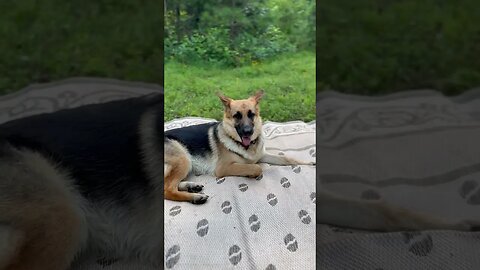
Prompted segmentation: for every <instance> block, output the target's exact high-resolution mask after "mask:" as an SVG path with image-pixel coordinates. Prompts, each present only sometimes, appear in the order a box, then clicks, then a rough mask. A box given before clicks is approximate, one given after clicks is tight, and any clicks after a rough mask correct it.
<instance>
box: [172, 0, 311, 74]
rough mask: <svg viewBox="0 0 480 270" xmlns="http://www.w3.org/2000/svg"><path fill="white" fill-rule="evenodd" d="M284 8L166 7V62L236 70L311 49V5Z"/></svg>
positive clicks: (234, 4)
mask: <svg viewBox="0 0 480 270" xmlns="http://www.w3.org/2000/svg"><path fill="white" fill-rule="evenodd" d="M289 3H290V2H288V1H277V0H275V1H273V0H268V1H253V0H242V1H240V0H237V1H175V2H172V3H171V5H169V4H168V3H167V16H166V23H165V33H166V40H165V55H166V59H167V60H172V59H174V60H175V61H178V62H182V63H190V64H192V63H197V64H198V63H209V64H217V65H221V66H241V65H245V64H249V63H252V62H258V61H264V60H266V59H269V58H271V57H274V56H277V55H280V54H283V53H287V52H293V51H296V50H297V49H306V48H313V45H314V40H315V35H314V29H315V27H314V21H315V16H314V7H315V3H314V2H312V1H311V0H300V1H295V2H294V3H290V4H289ZM284 9H292V10H291V11H288V12H286V11H285V10H284Z"/></svg>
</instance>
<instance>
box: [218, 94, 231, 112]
mask: <svg viewBox="0 0 480 270" xmlns="http://www.w3.org/2000/svg"><path fill="white" fill-rule="evenodd" d="M217 96H218V97H219V98H220V100H221V101H222V103H223V105H224V106H225V108H230V102H232V99H231V98H229V97H227V96H225V95H224V94H222V93H220V92H217Z"/></svg>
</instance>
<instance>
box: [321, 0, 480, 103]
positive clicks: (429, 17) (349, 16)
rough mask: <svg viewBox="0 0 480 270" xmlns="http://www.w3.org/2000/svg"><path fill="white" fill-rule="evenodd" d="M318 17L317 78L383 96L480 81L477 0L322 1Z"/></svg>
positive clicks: (455, 89) (448, 89)
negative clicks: (389, 93)
mask: <svg viewBox="0 0 480 270" xmlns="http://www.w3.org/2000/svg"><path fill="white" fill-rule="evenodd" d="M319 9H320V13H319V14H318V19H317V23H318V25H317V37H318V38H317V51H318V61H319V63H320V64H319V66H318V73H317V78H318V79H319V80H320V82H319V84H320V85H324V88H333V89H335V90H340V91H343V92H351V93H357V94H383V93H388V92H395V91H399V90H405V89H419V88H431V89H437V90H440V91H442V92H444V93H446V94H457V93H459V92H461V91H463V90H466V89H468V88H472V87H476V86H478V85H479V84H480V57H479V56H480V16H479V14H480V5H479V4H478V1H477V0H464V1H461V4H459V2H458V1H438V0H425V1H415V0H404V1H383V0H382V1H379V0H360V1H350V0H325V1H322V4H321V6H320V7H319Z"/></svg>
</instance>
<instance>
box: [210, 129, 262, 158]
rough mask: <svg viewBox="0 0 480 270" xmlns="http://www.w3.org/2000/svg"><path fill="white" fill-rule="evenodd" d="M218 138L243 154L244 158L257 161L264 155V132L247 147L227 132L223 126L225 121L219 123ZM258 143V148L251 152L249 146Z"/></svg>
mask: <svg viewBox="0 0 480 270" xmlns="http://www.w3.org/2000/svg"><path fill="white" fill-rule="evenodd" d="M217 132H218V139H219V140H220V142H221V143H222V144H223V145H224V146H225V147H226V148H227V149H228V150H230V151H232V152H234V153H236V154H238V155H240V156H242V157H243V158H245V159H247V160H252V161H255V162H256V161H257V160H259V159H260V158H261V156H262V155H263V154H262V153H263V136H262V133H260V135H259V136H258V137H257V138H255V140H252V141H251V142H250V145H249V146H247V147H245V146H243V145H242V143H241V142H239V141H237V140H235V139H234V138H232V137H231V136H230V135H229V134H228V133H226V132H225V130H224V128H223V123H220V124H219V125H218V129H217ZM255 144H257V150H256V151H254V152H249V151H248V150H249V148H250V146H251V145H255Z"/></svg>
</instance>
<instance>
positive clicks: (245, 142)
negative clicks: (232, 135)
mask: <svg viewBox="0 0 480 270" xmlns="http://www.w3.org/2000/svg"><path fill="white" fill-rule="evenodd" d="M251 142H252V139H251V138H250V136H242V145H243V146H244V147H248V146H250V143H251Z"/></svg>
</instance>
